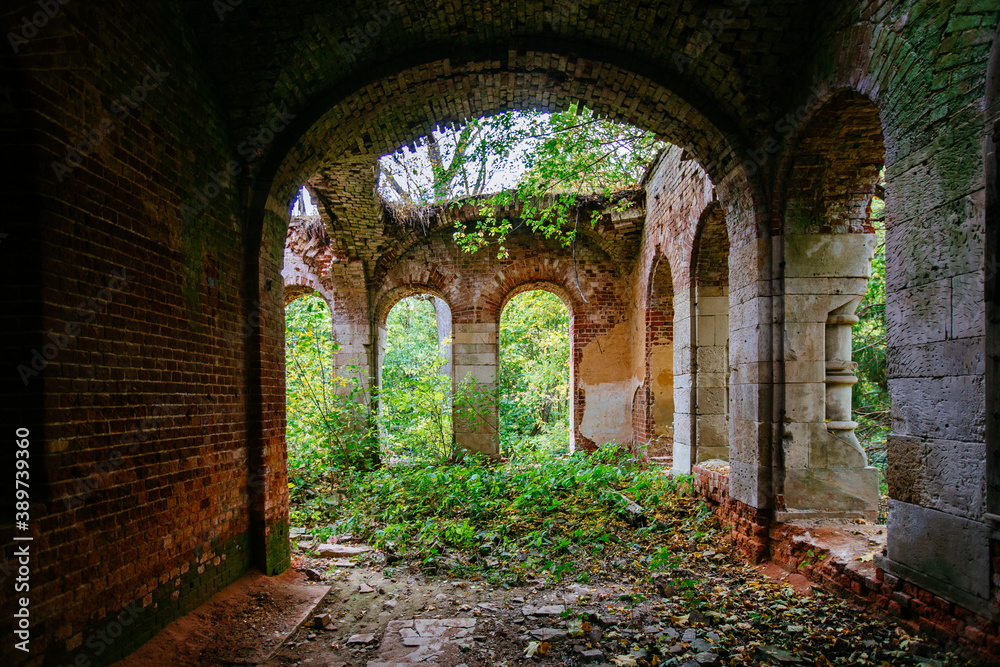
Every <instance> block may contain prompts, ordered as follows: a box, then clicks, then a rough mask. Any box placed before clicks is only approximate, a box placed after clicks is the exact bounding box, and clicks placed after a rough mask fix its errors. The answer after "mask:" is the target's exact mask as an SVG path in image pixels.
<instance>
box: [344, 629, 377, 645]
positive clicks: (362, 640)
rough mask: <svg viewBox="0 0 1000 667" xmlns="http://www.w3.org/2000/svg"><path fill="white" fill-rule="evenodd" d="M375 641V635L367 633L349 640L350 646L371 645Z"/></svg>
mask: <svg viewBox="0 0 1000 667" xmlns="http://www.w3.org/2000/svg"><path fill="white" fill-rule="evenodd" d="M374 641H375V635H373V634H372V633H370V632H369V633H365V634H360V635H351V637H350V638H349V639H348V640H347V643H348V644H371V643H372V642H374Z"/></svg>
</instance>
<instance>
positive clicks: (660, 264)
mask: <svg viewBox="0 0 1000 667" xmlns="http://www.w3.org/2000/svg"><path fill="white" fill-rule="evenodd" d="M647 280H648V287H647V290H646V295H647V297H646V304H645V325H646V326H645V337H646V341H645V343H646V344H645V353H646V354H645V360H644V379H643V382H642V385H641V387H640V388H639V389H640V391H638V392H637V393H636V396H637V397H638V399H639V401H640V406H639V408H638V410H636V407H635V406H634V405H633V422H638V423H640V424H641V425H642V427H643V428H642V431H641V432H639V433H637V434H635V437H636V440H638V441H639V442H640V443H642V444H645V445H646V447H647V450H646V451H647V456H648V457H649V458H651V459H655V460H658V461H659V462H661V463H664V464H666V463H669V462H670V461H672V457H673V443H674V352H673V343H674V330H673V327H674V280H673V277H672V272H671V270H670V261H669V259H668V258H667V256H666V255H664V254H658V255H657V257H656V258H655V259H654V261H653V265H652V268H651V270H650V272H649V276H648V278H647ZM636 413H637V414H636Z"/></svg>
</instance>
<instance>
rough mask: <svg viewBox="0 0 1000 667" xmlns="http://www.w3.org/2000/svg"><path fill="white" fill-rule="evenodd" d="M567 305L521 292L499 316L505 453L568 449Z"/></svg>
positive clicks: (548, 295) (551, 452) (539, 292)
mask: <svg viewBox="0 0 1000 667" xmlns="http://www.w3.org/2000/svg"><path fill="white" fill-rule="evenodd" d="M569 354H570V337H569V309H568V308H567V307H566V304H564V303H563V301H562V299H560V298H559V297H558V296H556V295H555V294H553V293H551V292H547V291H545V290H532V291H528V292H522V293H521V294H518V295H517V296H515V297H514V298H512V299H511V300H510V301H509V302H507V304H506V306H505V307H504V309H503V312H502V313H501V315H500V371H499V384H500V386H499V389H500V405H499V410H500V447H501V453H502V454H503V455H504V456H508V457H514V456H530V455H536V454H542V455H554V454H555V455H557V454H566V453H569V451H570V448H571V443H570V400H569V395H570V392H569V387H570V370H569Z"/></svg>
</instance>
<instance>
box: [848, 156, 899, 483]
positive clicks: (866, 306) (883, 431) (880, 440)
mask: <svg viewBox="0 0 1000 667" xmlns="http://www.w3.org/2000/svg"><path fill="white" fill-rule="evenodd" d="M879 183H880V188H881V187H884V185H885V170H883V171H882V172H881V174H880V177H879ZM880 192H881V190H880ZM884 211H885V202H884V201H883V199H882V198H881V197H879V196H876V197H874V198H873V199H872V204H871V216H870V220H871V223H872V226H873V228H874V229H875V236H876V241H877V244H876V247H875V256H874V259H873V261H872V275H871V279H870V280H869V281H868V287H867V290H866V292H865V296H864V299H862V301H861V304H860V305H859V306H858V310H857V313H858V318H859V322H858V323H857V324H856V325H855V326H854V330H853V345H852V347H853V351H852V356H853V359H854V361H855V362H857V364H858V369H857V376H858V383H857V385H855V387H854V394H853V414H854V417H855V419H856V420H857V421H858V430H857V435H858V439H859V440H860V441H861V444H862V446H864V448H865V450H866V451H867V452H868V459H869V461H870V462H871V464H872V465H874V466H876V467H878V468H879V469H880V470H884V468H885V441H886V436H887V434H888V432H889V427H890V421H891V419H890V415H889V379H888V365H887V361H886V323H885V212H884Z"/></svg>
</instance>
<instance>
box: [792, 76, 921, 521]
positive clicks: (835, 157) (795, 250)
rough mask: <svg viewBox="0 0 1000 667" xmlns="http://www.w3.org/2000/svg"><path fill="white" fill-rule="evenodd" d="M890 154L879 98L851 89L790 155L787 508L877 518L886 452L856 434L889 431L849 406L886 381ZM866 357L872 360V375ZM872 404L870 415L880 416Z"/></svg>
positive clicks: (874, 434) (838, 97)
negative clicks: (865, 423) (885, 173)
mask: <svg viewBox="0 0 1000 667" xmlns="http://www.w3.org/2000/svg"><path fill="white" fill-rule="evenodd" d="M884 163H885V146H884V143H883V138H882V131H881V121H880V118H879V114H878V110H877V108H876V107H875V105H874V104H872V102H871V101H870V100H868V99H866V98H864V97H863V96H861V95H859V94H857V93H853V92H849V91H844V92H841V93H838V94H837V95H835V96H833V97H832V98H831V99H830V100H829V101H827V102H826V104H825V105H824V107H823V108H822V109H820V110H819V111H818V112H817V113H816V115H815V116H814V117H813V118H812V119H811V120H810V122H809V123H808V125H807V126H806V128H805V130H804V132H803V133H802V134H801V136H800V137H799V139H798V142H797V145H796V148H795V152H794V154H793V156H792V160H791V162H790V164H789V171H788V173H787V183H788V187H787V191H786V197H787V198H786V201H785V211H784V221H783V227H782V229H780V230H777V231H780V233H781V234H782V236H783V238H782V241H783V244H782V247H783V262H782V270H783V272H784V297H783V307H784V324H783V332H782V334H783V351H782V355H783V360H784V362H783V374H784V384H783V390H784V416H783V428H782V431H783V432H782V452H781V456H782V458H783V463H784V465H783V476H784V477H783V480H781V483H782V485H783V488H782V492H781V497H782V501H783V502H784V505H785V507H784V508H783V510H782V511H783V512H786V513H787V515H785V514H782V515H781V516H782V518H783V519H787V518H792V517H801V516H829V517H839V518H843V517H850V516H862V517H865V518H867V519H876V518H877V514H878V509H879V505H880V502H879V498H880V496H879V478H880V473H879V470H878V468H877V467H876V466H873V465H871V463H870V459H871V460H872V461H874V462H876V463H877V462H878V461H879V459H880V457H879V456H878V453H873V454H872V455H870V454H869V452H868V451H866V445H868V446H869V447H871V446H872V442H863V441H862V440H861V439H860V438H859V436H861V437H865V436H866V435H868V436H870V437H872V438H874V439H875V441H876V442H877V439H878V437H879V434H882V437H883V440H882V443H883V444H882V445H881V451H882V452H884V448H885V447H884V432H883V431H882V430H880V428H877V427H875V425H874V424H873V425H872V428H871V429H869V430H862V431H860V432H859V430H858V429H859V426H860V425H861V424H860V423H859V422H858V421H856V418H860V415H856V414H854V411H853V409H852V408H853V407H856V406H857V405H858V403H859V400H861V399H862V398H863V397H865V396H868V397H869V398H871V397H872V396H875V395H879V396H880V394H865V393H863V391H868V392H875V391H876V390H881V389H882V388H884V387H885V386H886V384H885V378H884V375H883V376H881V377H880V372H879V368H880V367H881V368H882V369H884V359H885V319H884V313H885V306H884V293H885V283H884V265H885V261H884V257H885V255H884V251H883V253H882V259H881V262H880V263H878V260H877V259H876V252H877V250H878V248H879V246H880V245H881V244H882V242H883V241H884V239H885V235H884V234H881V235H880V233H879V232H878V231H877V230H876V227H875V226H876V224H878V225H881V223H882V220H881V217H882V216H881V212H882V207H881V194H882V185H880V174H881V173H882V165H883V164H884ZM873 203H874V204H875V208H876V212H877V214H876V215H873V211H872V209H873ZM880 290H881V291H880ZM863 302H866V303H867V307H866V308H864V309H861V308H860V307H861V305H862V303H863ZM862 315H863V316H864V317H865V318H866V319H865V322H864V323H862ZM880 315H881V317H882V319H881V320H880V319H879V316H880ZM869 337H870V339H871V340H870V341H869V342H868V343H867V346H866V344H865V343H864V342H863V341H864V340H866V339H867V338H869ZM862 348H864V349H862ZM859 359H860V360H863V361H865V362H866V366H865V367H864V368H863V369H862V370H863V371H864V373H863V376H864V379H860V378H861V377H862V376H861V375H859V373H858V370H859V365H858V361H859ZM883 372H884V370H883ZM859 384H861V385H862V390H863V391H862V390H859V389H858V388H857V386H858V385H859ZM884 399H885V401H886V402H887V401H888V396H887V393H886V394H885V396H884ZM866 411H868V412H870V414H868V415H867V416H866V418H867V419H870V420H871V419H875V418H876V417H881V416H882V415H877V414H876V413H877V412H880V410H875V409H871V408H866ZM887 414H888V413H887V409H886V416H887ZM881 460H882V461H884V460H885V459H884V454H883V456H882V457H881ZM911 465H912V466H913V467H914V468H918V467H919V465H920V464H919V463H918V462H916V461H913V462H909V463H907V467H909V466H911ZM883 489H885V486H884V485H883ZM883 507H884V504H883Z"/></svg>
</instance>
